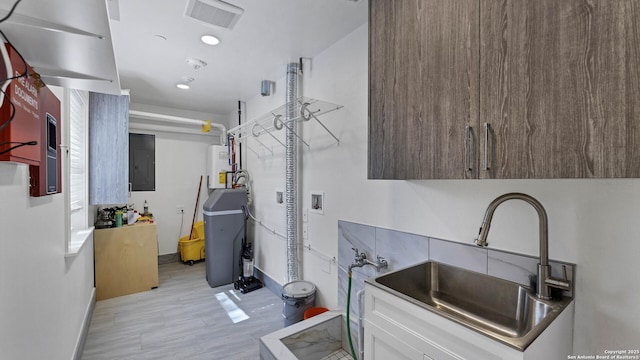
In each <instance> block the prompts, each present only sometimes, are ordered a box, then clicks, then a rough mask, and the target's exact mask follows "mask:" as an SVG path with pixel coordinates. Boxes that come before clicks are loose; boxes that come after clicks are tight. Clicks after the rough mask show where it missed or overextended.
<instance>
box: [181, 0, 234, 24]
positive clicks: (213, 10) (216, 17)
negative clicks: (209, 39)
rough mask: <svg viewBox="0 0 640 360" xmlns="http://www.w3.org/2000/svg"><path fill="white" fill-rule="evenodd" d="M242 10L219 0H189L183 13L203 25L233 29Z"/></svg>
mask: <svg viewBox="0 0 640 360" xmlns="http://www.w3.org/2000/svg"><path fill="white" fill-rule="evenodd" d="M242 13H244V10H243V9H241V8H239V7H237V6H234V5H231V4H229V3H226V2H224V1H220V0H189V2H188V4H187V10H186V11H185V15H186V16H187V17H190V18H192V19H194V20H197V21H199V22H201V23H204V24H205V25H209V26H214V27H221V28H225V29H229V30H231V29H233V27H234V26H235V25H236V23H237V22H238V20H239V19H240V15H242Z"/></svg>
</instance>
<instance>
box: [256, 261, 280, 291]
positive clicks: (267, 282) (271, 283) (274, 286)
mask: <svg viewBox="0 0 640 360" xmlns="http://www.w3.org/2000/svg"><path fill="white" fill-rule="evenodd" d="M253 269H254V276H255V277H257V278H258V279H260V281H262V283H263V284H264V287H266V288H267V289H269V290H271V292H272V293H274V294H276V295H277V296H278V297H280V296H282V285H280V284H278V282H277V281H275V280H273V278H271V277H270V276H269V275H267V274H265V273H264V272H262V270H260V269H258V267H255V266H254V268H253Z"/></svg>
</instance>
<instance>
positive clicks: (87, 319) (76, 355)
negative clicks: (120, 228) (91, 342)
mask: <svg viewBox="0 0 640 360" xmlns="http://www.w3.org/2000/svg"><path fill="white" fill-rule="evenodd" d="M95 307H96V288H95V287H94V288H92V289H91V298H90V299H89V304H88V305H87V309H86V310H85V312H84V320H83V321H82V328H81V329H80V334H78V340H77V341H76V348H75V350H74V352H73V360H80V359H82V352H83V351H84V344H85V342H86V341H87V334H88V333H89V326H91V318H92V317H93V309H95Z"/></svg>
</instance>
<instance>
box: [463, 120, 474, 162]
mask: <svg viewBox="0 0 640 360" xmlns="http://www.w3.org/2000/svg"><path fill="white" fill-rule="evenodd" d="M471 130H472V129H471V126H469V125H467V126H465V127H464V168H465V170H466V171H469V172H471V171H473V165H472V162H471V148H472V144H471V143H472V141H473V139H472V136H471Z"/></svg>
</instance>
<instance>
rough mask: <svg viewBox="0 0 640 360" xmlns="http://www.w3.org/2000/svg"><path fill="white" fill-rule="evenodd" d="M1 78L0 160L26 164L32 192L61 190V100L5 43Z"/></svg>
mask: <svg viewBox="0 0 640 360" xmlns="http://www.w3.org/2000/svg"><path fill="white" fill-rule="evenodd" d="M25 66H26V69H25ZM25 71H26V73H27V75H26V76H21V75H22V74H24V73H25ZM12 77H16V78H15V79H11V80H9V78H12ZM2 80H4V81H2ZM0 81H2V83H1V84H0V86H2V90H3V92H4V93H0V161H11V162H19V163H24V164H27V165H29V176H30V182H29V194H30V195H31V196H44V195H50V194H56V193H59V192H61V187H62V181H61V179H62V176H61V168H60V157H61V151H60V121H61V118H60V100H58V98H57V97H56V96H55V95H54V94H53V92H51V90H50V89H49V88H47V86H46V85H45V84H44V83H43V82H42V80H40V77H39V75H38V74H37V73H36V72H35V71H33V69H32V68H31V67H30V66H29V65H28V64H26V63H25V62H24V61H23V60H22V59H21V58H20V56H19V55H18V53H17V52H16V51H15V49H13V47H11V46H10V45H9V44H7V43H5V44H2V45H0Z"/></svg>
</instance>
